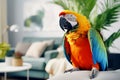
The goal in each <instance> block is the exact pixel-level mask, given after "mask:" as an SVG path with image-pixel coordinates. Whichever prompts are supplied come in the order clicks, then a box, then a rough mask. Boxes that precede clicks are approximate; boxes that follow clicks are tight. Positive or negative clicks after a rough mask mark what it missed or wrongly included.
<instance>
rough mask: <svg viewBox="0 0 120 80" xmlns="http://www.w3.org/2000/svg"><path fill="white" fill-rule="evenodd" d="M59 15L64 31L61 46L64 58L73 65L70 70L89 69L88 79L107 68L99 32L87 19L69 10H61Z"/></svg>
mask: <svg viewBox="0 0 120 80" xmlns="http://www.w3.org/2000/svg"><path fill="white" fill-rule="evenodd" d="M59 17H60V20H59V24H60V27H61V28H62V30H63V31H66V32H65V34H64V39H63V47H64V54H65V57H66V59H67V60H68V61H69V62H70V63H71V64H72V65H73V67H74V69H71V70H72V71H75V70H78V69H79V70H91V73H90V75H89V77H90V79H92V78H95V77H96V76H97V74H98V72H99V71H100V70H101V71H105V70H107V67H108V59H107V51H106V48H105V45H104V43H103V40H102V38H101V35H100V33H99V32H98V31H97V30H96V29H94V28H93V27H91V25H90V22H89V20H87V18H86V17H85V16H84V15H82V14H78V13H76V12H73V11H70V10H64V11H62V12H61V13H60V14H59ZM71 70H70V71H71ZM68 71H69V70H68Z"/></svg>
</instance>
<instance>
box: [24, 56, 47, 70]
mask: <svg viewBox="0 0 120 80" xmlns="http://www.w3.org/2000/svg"><path fill="white" fill-rule="evenodd" d="M23 61H24V62H27V63H30V64H31V65H32V68H31V69H32V70H45V66H46V61H45V58H42V57H41V58H31V57H27V56H23Z"/></svg>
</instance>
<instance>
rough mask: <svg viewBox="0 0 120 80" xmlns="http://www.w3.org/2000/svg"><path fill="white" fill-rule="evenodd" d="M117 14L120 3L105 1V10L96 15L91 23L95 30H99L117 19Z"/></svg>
mask: <svg viewBox="0 0 120 80" xmlns="http://www.w3.org/2000/svg"><path fill="white" fill-rule="evenodd" d="M103 7H104V6H103ZM104 8H105V7H104ZM119 14H120V4H115V2H113V3H112V0H111V1H107V2H106V10H104V11H103V12H102V13H100V14H99V15H98V16H97V17H96V21H95V23H94V24H93V25H94V27H95V28H96V29H97V30H100V29H101V28H104V29H105V27H109V26H110V25H111V24H112V23H114V22H117V21H118V20H117V19H118V15H119Z"/></svg>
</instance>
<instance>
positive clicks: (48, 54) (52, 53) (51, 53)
mask: <svg viewBox="0 0 120 80" xmlns="http://www.w3.org/2000/svg"><path fill="white" fill-rule="evenodd" d="M57 55H58V51H57V50H50V51H46V52H45V54H44V57H45V59H46V62H48V61H49V60H50V59H52V58H56V57H57Z"/></svg>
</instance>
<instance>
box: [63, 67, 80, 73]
mask: <svg viewBox="0 0 120 80" xmlns="http://www.w3.org/2000/svg"><path fill="white" fill-rule="evenodd" d="M79 70H80V69H79V68H72V69H69V70H66V71H65V72H64V73H67V72H74V71H79Z"/></svg>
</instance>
